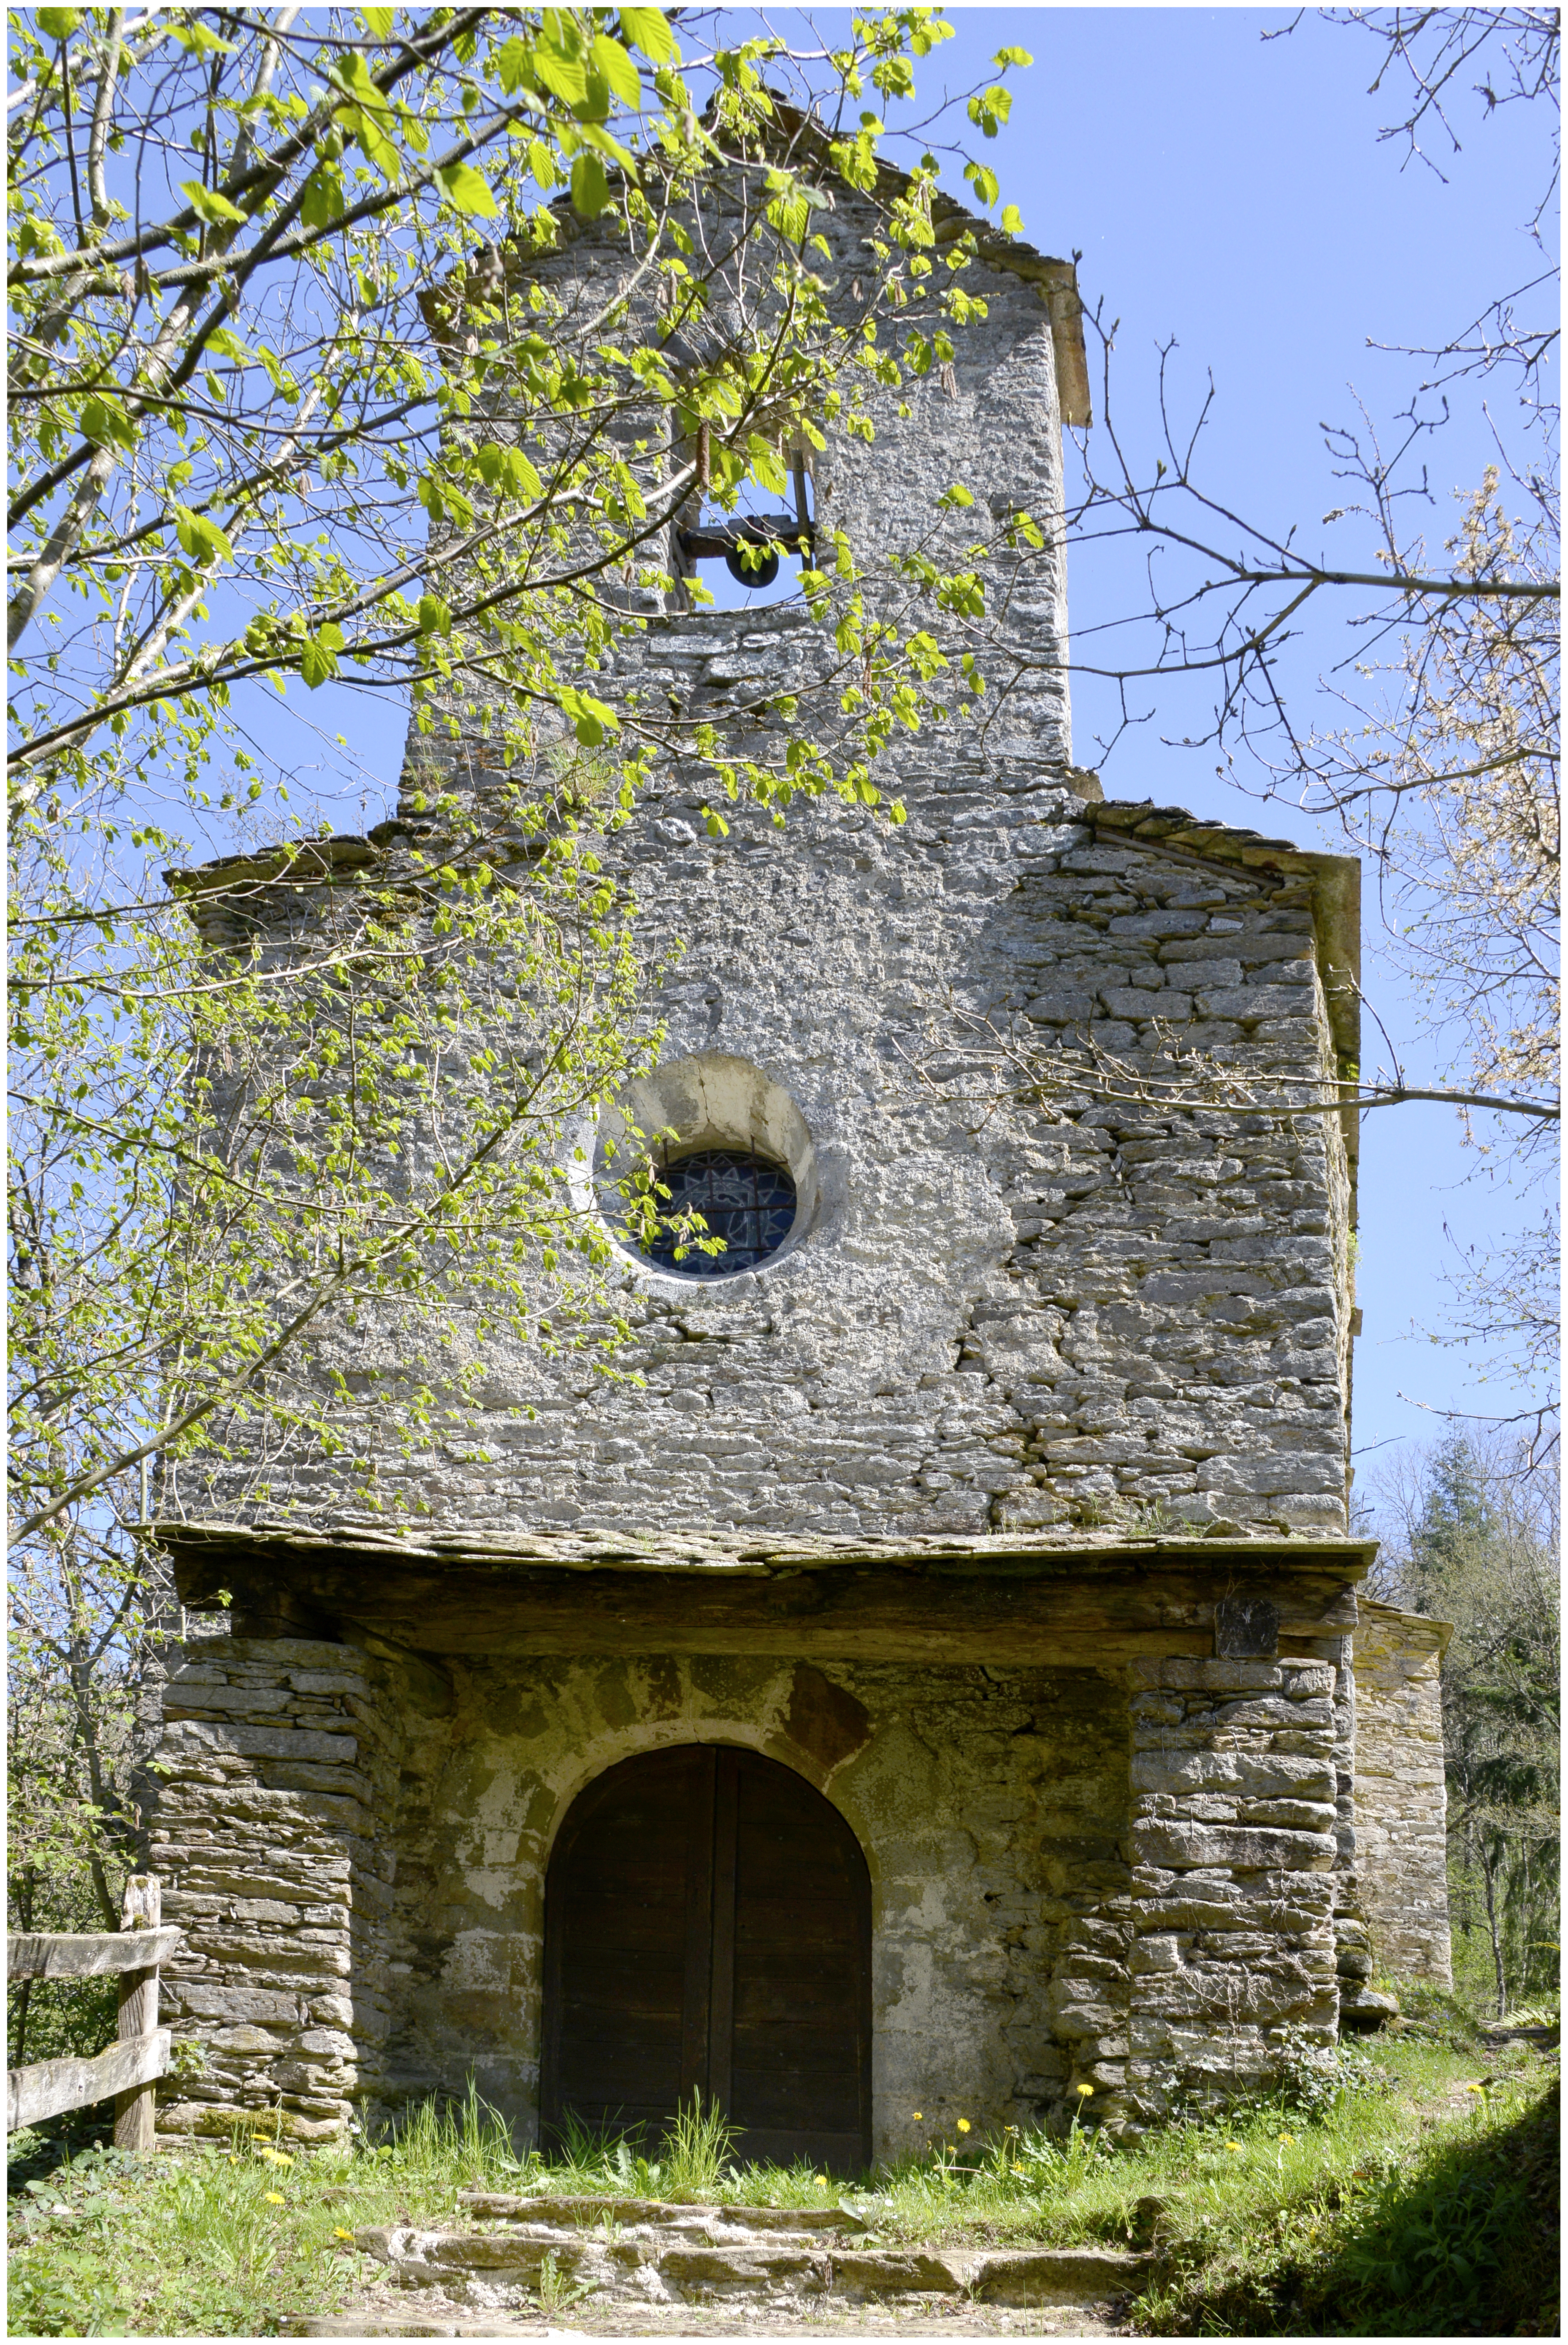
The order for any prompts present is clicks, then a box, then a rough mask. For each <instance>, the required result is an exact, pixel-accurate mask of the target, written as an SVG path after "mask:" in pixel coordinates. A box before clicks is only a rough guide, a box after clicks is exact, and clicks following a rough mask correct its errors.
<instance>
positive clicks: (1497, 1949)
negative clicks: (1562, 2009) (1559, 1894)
mask: <svg viewBox="0 0 1568 2345" xmlns="http://www.w3.org/2000/svg"><path fill="white" fill-rule="evenodd" d="M1475 1847H1476V1853H1477V1855H1478V1856H1479V1857H1480V1859H1481V1877H1482V1881H1483V1882H1484V1883H1485V1884H1486V1925H1487V1928H1488V1929H1489V1930H1490V1931H1491V1933H1492V1969H1493V1970H1494V1971H1495V1972H1496V1974H1497V2015H1498V2017H1499V2019H1504V2018H1506V2017H1507V2015H1508V1983H1507V1980H1506V1979H1505V1977H1504V1975H1503V1969H1502V1934H1501V1931H1500V1929H1499V1926H1498V1918H1497V1883H1496V1882H1495V1880H1494V1878H1493V1875H1492V1852H1491V1850H1490V1849H1489V1848H1488V1847H1487V1845H1486V1839H1485V1835H1484V1834H1483V1833H1478V1834H1477V1835H1476V1843H1475Z"/></svg>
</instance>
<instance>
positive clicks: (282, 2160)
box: [257, 2149, 294, 2166]
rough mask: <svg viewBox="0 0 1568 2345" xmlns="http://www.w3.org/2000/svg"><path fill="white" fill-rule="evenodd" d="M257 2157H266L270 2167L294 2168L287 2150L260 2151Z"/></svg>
mask: <svg viewBox="0 0 1568 2345" xmlns="http://www.w3.org/2000/svg"><path fill="white" fill-rule="evenodd" d="M257 2156H258V2157H264V2158H265V2159H266V2161H267V2163H268V2166H292V2165H293V2163H294V2160H293V2159H292V2158H291V2157H289V2155H288V2151H287V2150H286V2149H261V2150H258V2152H257Z"/></svg>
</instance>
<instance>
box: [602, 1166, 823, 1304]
mask: <svg viewBox="0 0 1568 2345" xmlns="http://www.w3.org/2000/svg"><path fill="white" fill-rule="evenodd" d="M659 1180H660V1185H661V1186H662V1187H663V1188H666V1189H668V1190H669V1192H670V1201H669V1203H668V1204H664V1203H663V1201H661V1207H660V1210H661V1211H662V1212H663V1213H701V1215H702V1217H703V1221H704V1222H705V1223H707V1225H708V1235H709V1236H710V1237H715V1238H723V1241H724V1250H723V1253H722V1254H703V1252H702V1251H701V1250H700V1249H699V1247H698V1246H697V1245H696V1244H694V1243H693V1239H692V1238H686V1239H677V1237H676V1236H675V1235H674V1233H673V1232H672V1231H670V1230H661V1231H660V1233H659V1235H658V1236H657V1238H655V1240H654V1241H653V1243H652V1245H650V1246H645V1247H639V1249H638V1251H639V1253H641V1254H642V1256H643V1259H644V1260H645V1261H648V1262H656V1263H657V1264H659V1265H660V1267H661V1268H662V1269H664V1270H675V1271H681V1272H683V1273H684V1274H685V1275H686V1276H687V1277H691V1278H723V1277H724V1276H725V1275H726V1274H730V1273H733V1272H734V1271H737V1270H750V1269H752V1268H754V1265H755V1264H757V1263H759V1262H765V1261H766V1260H767V1258H768V1256H769V1254H777V1252H778V1250H779V1248H780V1246H782V1245H783V1244H784V1240H785V1238H787V1237H788V1235H789V1233H790V1231H791V1229H792V1227H793V1226H794V1211H795V1193H794V1182H793V1181H792V1180H791V1178H790V1176H789V1174H788V1173H787V1172H786V1171H785V1170H784V1166H783V1165H782V1164H774V1163H773V1162H770V1161H769V1159H768V1158H767V1157H765V1156H758V1155H756V1154H755V1153H754V1152H753V1151H752V1150H751V1149H749V1148H699V1149H696V1150H694V1151H693V1153H692V1154H691V1155H690V1156H678V1157H676V1158H675V1159H674V1160H673V1162H670V1163H666V1164H663V1165H662V1166H661V1167H660V1172H659ZM696 1234H700V1233H696ZM677 1245H679V1246H680V1247H681V1258H680V1260H679V1261H678V1262H677V1260H676V1259H675V1250H676V1247H677Z"/></svg>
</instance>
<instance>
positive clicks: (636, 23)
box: [620, 8, 675, 66]
mask: <svg viewBox="0 0 1568 2345" xmlns="http://www.w3.org/2000/svg"><path fill="white" fill-rule="evenodd" d="M620 13H621V30H622V32H623V33H624V34H625V36H626V38H627V40H628V41H629V42H630V44H631V46H632V48H634V49H641V50H642V55H643V56H645V57H652V60H653V63H654V64H655V65H656V66H667V65H668V64H669V63H670V61H671V59H672V58H673V56H674V55H675V42H674V36H673V34H672V33H671V30H670V19H669V18H668V16H666V15H665V14H664V11H663V8H622V10H621V12H620Z"/></svg>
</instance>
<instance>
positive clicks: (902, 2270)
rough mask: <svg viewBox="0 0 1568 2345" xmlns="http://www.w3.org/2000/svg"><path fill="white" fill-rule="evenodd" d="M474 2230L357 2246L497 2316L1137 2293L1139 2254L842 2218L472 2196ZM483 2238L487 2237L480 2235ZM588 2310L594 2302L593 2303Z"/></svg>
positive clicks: (373, 2236) (370, 2236)
mask: <svg viewBox="0 0 1568 2345" xmlns="http://www.w3.org/2000/svg"><path fill="white" fill-rule="evenodd" d="M463 2205H464V2211H465V2213H466V2214H468V2215H470V2216H471V2217H472V2218H473V2222H472V2227H471V2228H460V2229H459V2228H453V2229H450V2230H446V2229H442V2230H433V2229H431V2230H423V2229H419V2228H415V2227H413V2226H411V2225H389V2226H379V2227H377V2228H371V2229H366V2230H361V2231H359V2232H357V2233H356V2234H355V2241H356V2245H357V2246H358V2247H359V2249H361V2250H362V2251H363V2252H364V2253H366V2254H368V2255H370V2256H372V2257H374V2258H375V2259H377V2261H378V2262H379V2263H381V2264H383V2265H385V2267H386V2269H387V2277H388V2279H389V2280H390V2281H391V2282H392V2283H393V2284H394V2285H396V2286H398V2287H400V2288H403V2289H430V2290H434V2291H437V2292H439V2294H440V2296H441V2297H442V2298H443V2299H446V2300H447V2301H448V2302H450V2303H455V2304H460V2305H465V2306H469V2305H471V2306H475V2307H484V2308H489V2309H502V2308H508V2309H516V2308H519V2307H520V2306H521V2305H522V2304H523V2303H525V2302H528V2303H537V2302H538V2301H539V2300H540V2298H541V2279H542V2280H543V2282H544V2283H545V2288H546V2290H547V2292H548V2294H549V2295H550V2297H551V2299H552V2300H559V2291H560V2289H561V2288H562V2287H563V2286H564V2287H565V2288H566V2289H568V2291H570V2292H572V2293H573V2294H575V2291H577V2290H579V2289H582V2290H591V2291H592V2298H593V2300H594V2301H595V2302H596V2303H607V2304H608V2303H616V2302H622V2303H626V2302H632V2303H641V2304H644V2305H647V2306H649V2307H650V2308H652V2307H653V2306H655V2305H673V2304H685V2305H692V2306H704V2305H708V2306H721V2305H723V2304H725V2303H730V2304H733V2305H735V2306H736V2307H737V2309H738V2308H739V2307H740V2306H741V2305H746V2306H749V2307H751V2308H753V2309H756V2310H758V2311H776V2312H786V2311H789V2310H793V2309H808V2308H812V2309H821V2310H824V2311H825V2310H827V2309H839V2308H847V2307H849V2306H851V2305H871V2304H876V2303H888V2304H892V2303H896V2302H902V2303H904V2304H905V2305H908V2306H910V2307H911V2308H912V2309H915V2308H917V2307H918V2306H919V2304H920V2303H921V2301H922V2300H924V2301H925V2302H926V2304H931V2303H933V2302H936V2301H940V2300H949V2301H951V2300H953V2299H960V2300H964V2301H967V2302H970V2303H975V2304H992V2305H1009V2306H1058V2307H1063V2306H1080V2307H1087V2306H1089V2305H1093V2304H1099V2303H1104V2302H1106V2301H1107V2300H1108V2299H1113V2298H1116V2297H1119V2296H1125V2295H1128V2294H1129V2293H1130V2292H1132V2291H1133V2290H1134V2289H1137V2288H1138V2286H1139V2285H1140V2284H1141V2281H1142V2279H1143V2278H1144V2275H1145V2273H1146V2272H1147V2270H1148V2262H1149V2259H1148V2257H1147V2256H1144V2255H1139V2254H1136V2253H1134V2252H1132V2251H1130V2250H1128V2249H1116V2248H1102V2247H1075V2248H989V2247H982V2248H929V2247H896V2248H882V2247H875V2246H873V2245H871V2244H869V2243H868V2242H867V2240H866V2239H865V2231H866V2228H867V2227H866V2225H865V2221H864V2220H863V2218H861V2217H859V2216H858V2215H855V2214H854V2213H852V2212H851V2211H850V2210H849V2209H847V2208H826V2209H824V2208H776V2207H717V2206H689V2207H688V2206H674V2205H670V2204H666V2203H662V2202H660V2201H657V2200H652V2199H639V2198H628V2199H606V2198H509V2197H503V2196H501V2195H499V2194H496V2193H493V2192H467V2193H465V2194H464V2199H463ZM481 2226H482V2227H483V2228H481ZM578 2300H579V2301H582V2300H584V2299H578Z"/></svg>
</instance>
